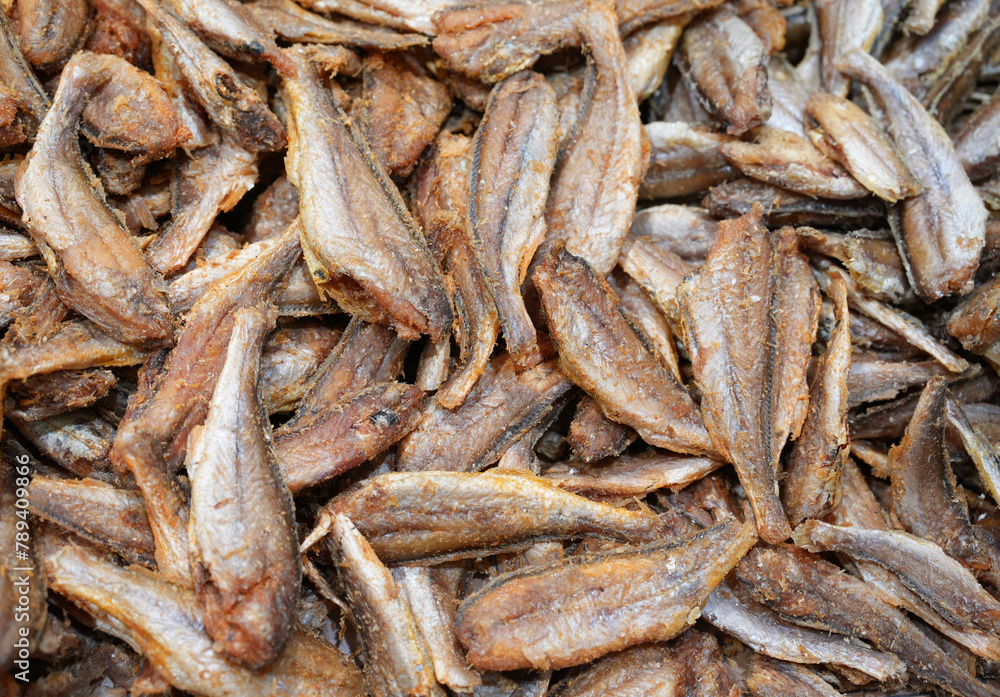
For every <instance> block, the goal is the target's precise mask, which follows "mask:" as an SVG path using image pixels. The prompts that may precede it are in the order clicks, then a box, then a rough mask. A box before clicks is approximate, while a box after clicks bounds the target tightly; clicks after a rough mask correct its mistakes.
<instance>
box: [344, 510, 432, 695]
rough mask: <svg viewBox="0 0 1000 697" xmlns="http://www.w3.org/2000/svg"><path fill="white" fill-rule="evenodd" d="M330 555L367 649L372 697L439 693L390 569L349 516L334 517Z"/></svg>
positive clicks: (424, 647)
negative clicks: (380, 559) (377, 555)
mask: <svg viewBox="0 0 1000 697" xmlns="http://www.w3.org/2000/svg"><path fill="white" fill-rule="evenodd" d="M333 560H334V563H335V564H336V565H337V569H338V571H339V576H340V582H341V585H342V586H343V587H344V591H345V597H346V599H347V604H348V607H349V608H350V610H351V617H352V619H353V620H354V626H355V627H356V628H357V631H358V635H359V638H360V639H361V645H362V648H363V650H364V653H365V672H364V677H365V687H366V688H367V689H368V691H369V692H370V693H371V695H372V697H391V696H392V695H404V694H405V695H413V696H414V697H427V696H432V695H433V696H439V695H440V696H443V695H444V691H443V690H442V689H441V687H440V686H439V685H438V683H437V681H436V680H435V679H434V666H433V663H432V662H431V657H430V652H429V651H428V648H427V643H426V642H425V641H424V638H423V636H421V634H420V630H419V629H418V628H417V624H416V621H415V620H414V618H413V614H412V612H411V611H410V608H409V605H408V604H407V602H406V598H405V596H404V595H403V594H402V593H401V592H400V590H399V588H398V586H397V585H396V583H395V581H393V579H392V574H391V573H390V572H389V570H388V569H386V568H385V566H383V565H382V562H381V561H379V559H378V557H376V556H375V550H373V549H372V547H371V545H370V544H368V542H367V541H366V540H365V538H364V537H362V536H361V533H360V532H358V529H357V528H356V527H355V526H354V524H353V523H352V522H351V520H350V519H349V518H348V517H347V516H345V515H341V514H337V515H336V518H335V520H334V522H333Z"/></svg>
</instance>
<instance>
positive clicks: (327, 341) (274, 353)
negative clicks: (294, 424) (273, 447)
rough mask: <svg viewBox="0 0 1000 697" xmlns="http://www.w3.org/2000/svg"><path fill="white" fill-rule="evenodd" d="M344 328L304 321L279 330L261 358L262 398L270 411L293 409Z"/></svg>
mask: <svg viewBox="0 0 1000 697" xmlns="http://www.w3.org/2000/svg"><path fill="white" fill-rule="evenodd" d="M340 336H341V334H340V331H339V330H337V329H333V328H330V327H327V326H324V325H322V324H320V323H319V322H314V321H310V320H304V321H301V322H298V323H296V324H291V325H286V326H284V327H279V328H278V329H276V330H275V331H274V332H273V333H272V334H271V335H270V336H269V337H268V339H267V343H265V344H264V351H263V353H262V354H261V357H260V401H261V403H262V404H263V405H264V410H265V411H266V412H267V413H268V414H280V413H282V412H288V411H292V410H293V409H294V408H295V407H296V406H298V403H299V401H301V399H302V398H303V397H305V396H306V394H307V392H308V391H309V386H310V384H311V382H312V379H313V376H314V375H315V374H316V371H317V370H319V367H320V366H321V365H323V362H324V361H325V360H326V358H327V356H329V355H330V353H331V352H332V351H333V349H334V348H335V347H336V346H337V343H338V342H339V340H340Z"/></svg>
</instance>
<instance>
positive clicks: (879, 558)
mask: <svg viewBox="0 0 1000 697" xmlns="http://www.w3.org/2000/svg"><path fill="white" fill-rule="evenodd" d="M794 535H795V541H796V544H798V545H799V546H801V547H803V548H804V549H807V550H809V551H810V552H843V553H845V554H848V555H849V556H851V557H854V558H856V559H864V560H867V561H872V562H876V563H877V564H880V565H881V566H884V567H885V568H886V569H888V570H889V571H892V572H893V573H894V574H896V575H897V576H899V579H900V580H901V581H902V582H903V584H904V585H906V587H907V588H909V589H910V590H912V591H913V592H914V593H916V594H917V595H918V596H920V597H921V598H923V599H924V601H926V602H927V603H928V604H929V605H930V606H931V607H933V608H934V609H935V610H936V611H937V612H939V613H940V614H941V615H942V617H944V618H945V619H946V620H947V621H948V622H950V623H951V624H953V625H955V626H957V627H961V628H963V629H966V628H978V629H981V630H983V631H986V632H992V633H993V634H996V631H997V627H998V626H1000V602H998V601H997V600H996V599H995V598H993V596H991V595H990V594H989V593H987V592H986V590H985V589H984V588H983V587H982V586H980V585H979V582H978V581H977V580H976V577H975V576H973V575H972V573H971V572H970V571H969V570H968V569H967V568H965V567H964V566H962V565H961V564H960V563H959V562H957V561H956V560H955V559H952V558H951V557H949V556H948V555H947V554H945V553H944V550H942V549H941V548H940V547H939V546H937V545H936V544H934V543H933V542H929V541H927V540H924V539H921V538H919V537H914V536H913V535H909V534H907V533H905V532H900V531H896V530H866V529H863V528H858V527H857V526H846V527H845V526H839V525H829V524H827V523H824V522H822V521H819V520H809V521H806V522H805V523H803V524H802V525H801V526H799V527H798V528H796V529H795V533H794Z"/></svg>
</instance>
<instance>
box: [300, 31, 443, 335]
mask: <svg viewBox="0 0 1000 697" xmlns="http://www.w3.org/2000/svg"><path fill="white" fill-rule="evenodd" d="M288 51H289V55H290V56H292V57H293V60H294V61H295V64H296V67H297V69H298V77H296V78H295V79H286V80H285V82H284V87H285V94H286V95H287V99H288V100H289V106H290V108H289V117H288V123H289V131H290V134H291V146H290V150H289V154H288V166H287V173H288V177H289V179H291V181H292V183H293V184H295V185H296V187H298V189H299V195H300V197H301V203H300V216H301V220H302V250H303V255H304V257H305V260H306V262H307V263H308V265H309V270H310V271H311V272H312V275H313V279H314V280H315V281H316V283H317V285H318V286H319V287H320V288H321V289H322V290H323V291H324V292H326V293H329V294H330V295H331V296H332V297H333V298H334V299H335V300H336V301H337V304H338V305H340V306H341V308H343V309H345V310H348V311H350V312H352V313H355V314H356V313H359V312H360V313H362V315H363V316H365V318H366V319H368V320H369V321H371V320H383V321H384V319H389V320H391V322H392V324H393V326H394V327H395V328H396V331H397V332H399V334H400V335H401V336H403V337H404V338H406V339H416V338H417V337H418V336H419V335H420V334H424V333H428V334H430V335H431V338H432V339H434V340H438V339H441V338H442V336H443V335H444V333H445V332H446V331H447V330H448V329H449V328H450V327H451V322H452V312H451V307H450V304H449V302H448V297H447V295H446V294H445V292H444V288H443V287H442V281H441V275H440V271H439V270H438V268H437V265H436V264H435V263H434V259H433V257H432V256H431V253H430V251H429V250H428V248H427V243H426V241H425V240H424V238H423V235H422V234H421V232H420V231H419V229H418V228H417V227H416V225H415V223H414V221H413V218H412V217H411V216H410V213H409V212H408V211H407V209H406V206H405V204H404V203H403V201H402V198H401V196H400V195H399V191H398V190H397V189H396V187H395V184H393V183H392V182H391V181H390V180H389V179H388V178H387V176H386V175H385V173H384V172H383V171H382V169H381V167H378V166H375V167H374V168H373V156H372V154H371V152H370V151H369V149H368V147H367V146H366V144H365V142H364V140H363V139H360V138H359V137H358V136H357V135H356V134H355V133H354V132H353V131H351V130H350V129H349V128H348V123H349V122H348V121H347V117H346V115H345V114H344V113H343V111H339V110H337V109H336V108H335V107H334V105H333V103H332V101H331V99H330V96H329V91H328V90H326V89H325V88H324V87H323V85H322V83H321V82H320V76H319V74H318V72H317V71H316V68H315V67H314V66H313V65H312V64H311V63H310V61H309V59H308V58H307V57H306V56H305V55H303V53H301V52H299V51H297V50H296V49H295V48H294V47H293V48H292V49H288ZM331 177H332V179H331ZM362 210H363V211H364V214H363V215H362V213H361V211H362ZM386 314H387V315H388V317H386Z"/></svg>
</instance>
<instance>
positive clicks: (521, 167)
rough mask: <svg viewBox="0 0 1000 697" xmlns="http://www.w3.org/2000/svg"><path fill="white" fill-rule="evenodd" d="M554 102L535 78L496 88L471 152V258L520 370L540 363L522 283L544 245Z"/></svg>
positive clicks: (515, 78) (521, 76)
mask: <svg viewBox="0 0 1000 697" xmlns="http://www.w3.org/2000/svg"><path fill="white" fill-rule="evenodd" d="M558 123H559V112H558V110H557V108H556V96H555V93H554V92H553V91H552V88H551V87H549V85H548V83H547V82H546V81H545V78H544V77H542V76H541V75H540V74H539V73H536V72H532V71H522V72H519V73H515V74H514V75H512V76H511V77H509V78H507V79H505V80H503V81H502V82H500V83H498V84H497V86H496V87H495V88H494V89H493V91H492V92H491V93H490V98H489V100H488V101H487V103H486V113H485V114H483V120H482V122H481V123H480V125H479V129H478V130H477V131H476V137H475V141H474V145H473V150H472V172H471V178H470V195H469V222H470V224H471V228H472V239H473V243H474V245H475V250H476V259H477V261H478V263H479V265H480V267H481V268H482V270H483V275H484V277H485V278H486V282H487V283H488V285H489V289H490V294H491V295H492V296H493V299H494V301H495V302H496V306H497V311H498V313H499V317H500V324H501V326H502V327H503V334H504V338H505V339H506V342H507V351H508V352H509V353H510V354H511V355H512V356H513V358H514V360H515V361H516V362H517V363H518V364H519V365H522V366H524V367H531V366H532V365H533V364H534V363H536V362H538V361H539V360H540V358H541V357H540V354H539V350H538V346H537V337H536V334H535V327H534V325H533V324H532V323H531V317H529V316H528V311H527V309H525V307H524V298H523V297H522V295H521V283H522V282H523V281H524V278H525V276H526V275H527V273H528V264H529V263H530V262H531V258H532V256H533V255H534V253H535V250H536V249H537V248H538V245H540V244H541V243H542V240H543V239H545V203H546V199H547V198H548V195H549V178H550V177H551V176H552V171H553V168H554V166H555V161H556V147H557V145H558Z"/></svg>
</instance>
